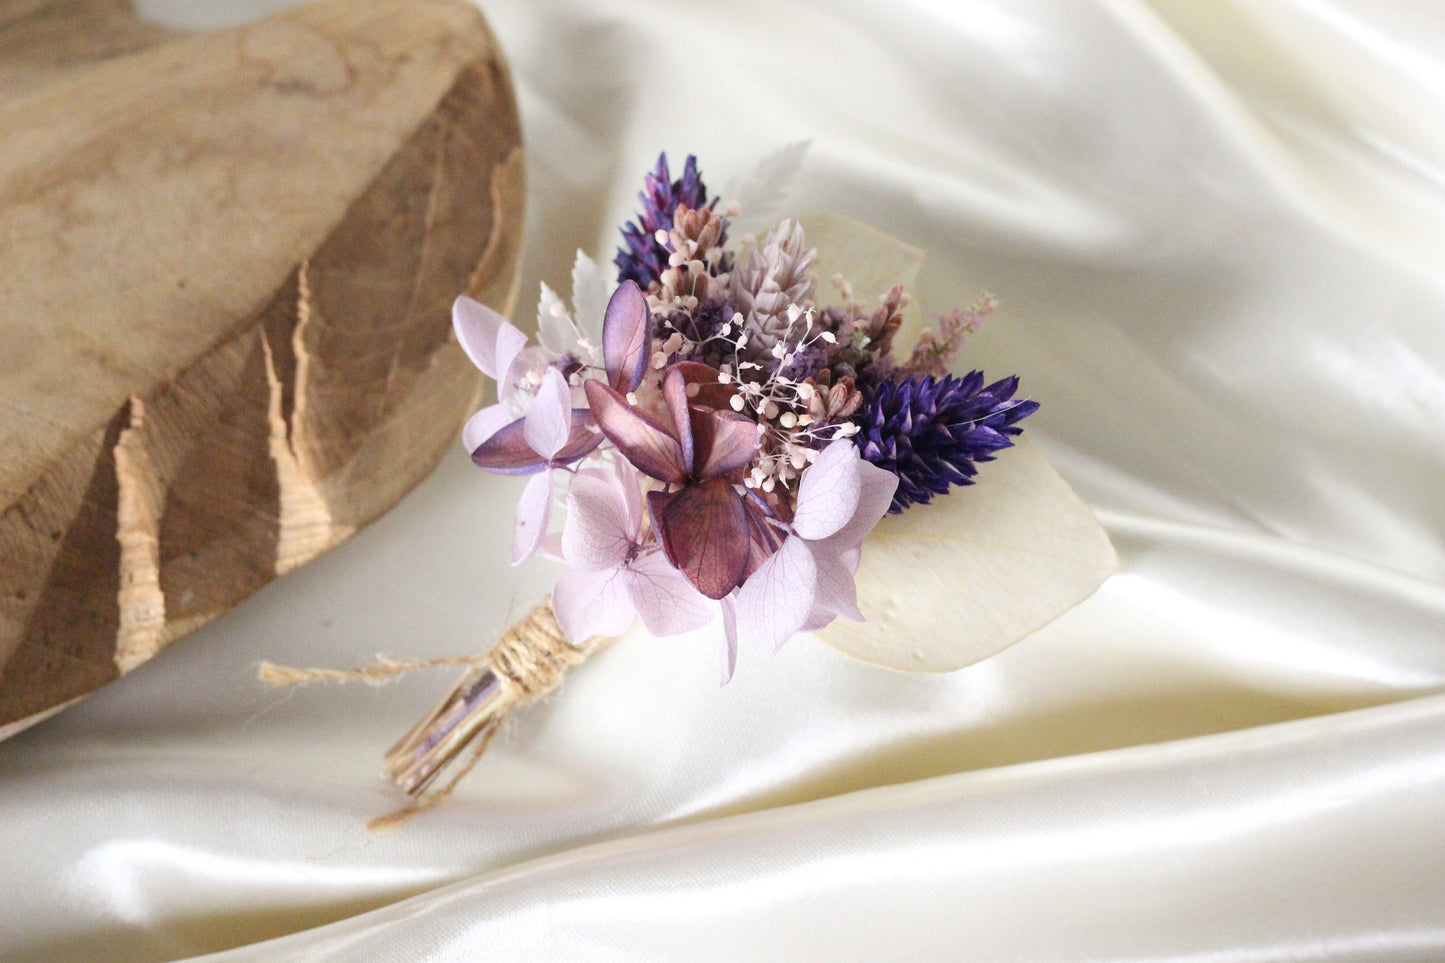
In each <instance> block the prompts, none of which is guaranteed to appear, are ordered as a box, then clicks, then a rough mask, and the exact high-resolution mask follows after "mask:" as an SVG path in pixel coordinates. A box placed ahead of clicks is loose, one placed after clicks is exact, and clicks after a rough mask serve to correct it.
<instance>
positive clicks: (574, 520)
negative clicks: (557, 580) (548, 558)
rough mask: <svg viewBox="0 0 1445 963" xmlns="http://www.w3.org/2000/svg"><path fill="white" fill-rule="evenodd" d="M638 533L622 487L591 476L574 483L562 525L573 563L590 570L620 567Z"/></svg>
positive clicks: (565, 550) (564, 549)
mask: <svg viewBox="0 0 1445 963" xmlns="http://www.w3.org/2000/svg"><path fill="white" fill-rule="evenodd" d="M636 534H637V532H636V529H632V528H630V527H629V520H628V517H627V502H626V500H625V498H624V496H623V494H622V491H621V486H620V485H616V484H613V483H611V482H609V481H608V480H607V479H606V478H605V477H599V475H594V474H590V473H589V474H587V475H580V474H579V475H578V476H577V477H576V478H574V479H573V480H572V490H571V491H570V492H568V494H567V521H566V522H565V523H564V524H563V526H562V554H563V556H564V557H565V558H566V559H567V561H568V563H569V564H571V565H573V566H576V567H577V568H579V569H584V570H589V571H601V570H603V569H613V568H617V567H618V566H619V565H621V564H622V563H623V562H625V561H627V556H628V553H629V552H630V551H631V549H632V542H633V539H634V538H635V537H636Z"/></svg>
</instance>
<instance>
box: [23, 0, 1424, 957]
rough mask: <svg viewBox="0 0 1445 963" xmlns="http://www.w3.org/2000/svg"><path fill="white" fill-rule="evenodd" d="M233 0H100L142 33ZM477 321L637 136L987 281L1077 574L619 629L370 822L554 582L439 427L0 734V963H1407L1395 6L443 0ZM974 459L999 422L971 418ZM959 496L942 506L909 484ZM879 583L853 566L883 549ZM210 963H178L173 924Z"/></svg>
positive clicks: (925, 295)
mask: <svg viewBox="0 0 1445 963" xmlns="http://www.w3.org/2000/svg"><path fill="white" fill-rule="evenodd" d="M279 5H280V4H276V3H222V2H219V0H210V2H206V3H197V2H182V0H166V2H162V0H149V2H144V3H142V4H141V6H142V9H143V10H144V11H145V12H146V13H147V14H149V15H150V16H153V17H155V18H157V19H161V20H163V21H165V22H169V23H172V24H179V25H183V26H196V25H202V24H205V25H219V24H222V23H230V22H236V21H237V20H240V19H245V18H249V17H253V16H259V15H261V14H262V13H263V12H265V11H266V10H267V9H274V8H276V7H277V6H279ZM486 13H487V14H488V16H489V18H490V20H491V22H492V25H493V27H494V29H495V30H496V31H497V33H498V35H499V37H500V39H501V41H502V43H503V45H504V47H505V48H506V50H507V52H508V55H509V56H510V58H511V63H512V67H513V70H514V75H515V80H516V83H517V85H518V89H519V93H520V97H521V103H522V109H523V121H524V128H525V134H526V138H527V144H528V176H529V181H530V182H529V190H530V195H531V205H530V211H529V216H530V221H529V232H530V233H529V239H528V248H527V257H526V264H525V275H524V279H523V288H522V290H523V294H522V298H521V301H520V304H521V308H520V310H519V317H521V318H523V319H526V318H527V317H528V316H529V315H530V313H531V310H532V305H534V303H535V292H536V287H537V282H538V281H539V280H544V279H545V280H546V281H547V282H548V283H550V284H552V285H553V286H554V287H556V288H558V289H560V290H566V288H567V287H568V270H569V267H570V262H571V257H572V253H573V251H574V250H575V249H576V248H578V247H583V248H586V249H588V250H591V251H594V252H597V253H599V254H600V255H602V256H603V257H608V256H610V252H611V250H612V248H613V247H614V246H615V240H614V238H615V235H614V234H613V228H614V226H615V225H616V224H617V223H619V222H620V221H621V220H622V219H624V218H625V217H628V216H630V215H631V213H632V211H633V210H634V208H635V196H634V195H635V192H636V190H637V188H638V185H639V181H640V177H641V175H642V173H643V172H644V171H645V170H646V169H647V168H648V167H649V165H650V164H651V162H652V160H653V159H654V158H655V156H656V153H657V151H659V150H661V149H666V150H668V151H669V154H670V156H671V157H673V158H674V159H675V160H676V161H678V162H680V161H681V160H682V158H683V156H684V155H685V154H686V153H688V152H693V153H696V154H698V155H699V157H700V158H701V161H702V165H703V171H704V174H705V175H706V177H707V179H708V182H709V184H710V185H712V186H713V187H714V188H715V189H721V188H723V187H724V186H725V185H726V184H727V183H728V181H729V180H730V178H731V177H732V176H733V175H734V174H738V173H741V172H743V171H744V170H745V168H746V167H747V166H748V165H749V164H750V163H751V162H752V161H754V160H756V159H757V158H758V157H760V156H762V155H764V154H766V153H768V152H769V151H771V150H773V149H776V148H777V147H780V146H782V145H784V144H786V143H789V142H791V141H795V140H798V139H800V138H804V137H808V138H811V139H812V147H811V150H810V152H809V155H808V160H807V163H806V166H805V169H804V175H803V179H802V181H801V182H800V184H799V188H798V190H797V191H796V193H795V195H794V202H793V204H792V207H793V208H794V209H796V210H808V209H828V210H834V211H837V212H840V213H843V214H848V215H851V216H853V217H855V218H858V219H860V220H864V221H867V222H869V223H872V224H874V225H875V226H877V227H879V228H881V229H883V230H885V231H887V232H889V233H891V234H894V235H896V236H898V237H900V238H902V239H903V240H905V241H908V242H910V243H913V244H916V245H919V246H922V247H925V248H927V249H928V250H929V252H930V256H929V260H928V262H927V264H926V266H925V268H924V272H923V277H922V280H921V284H920V291H919V296H920V298H921V301H922V303H923V306H924V308H925V310H926V311H935V312H936V311H942V310H946V309H947V308H949V307H952V306H955V305H960V304H966V303H969V302H971V301H973V300H975V299H976V297H977V296H978V295H979V294H981V293H982V292H984V291H989V292H992V293H994V294H996V295H998V296H999V297H1000V298H1001V299H1002V307H1001V309H1000V311H999V312H998V313H997V315H996V316H995V317H994V318H993V319H992V320H990V321H989V323H988V325H987V327H986V328H985V329H984V330H983V332H982V333H980V334H979V335H978V336H977V337H976V339H975V340H974V341H973V343H972V347H971V349H970V353H969V354H968V355H967V359H968V360H969V361H971V362H973V363H975V364H977V365H979V366H981V367H983V368H984V369H985V371H987V372H988V373H990V374H994V375H998V376H1002V375H1004V374H1008V373H1012V372H1015V371H1017V372H1018V373H1020V374H1021V375H1022V377H1023V386H1024V391H1025V392H1026V393H1028V394H1029V395H1030V396H1031V397H1034V398H1037V399H1038V400H1040V401H1041V402H1042V403H1043V408H1042V410H1041V411H1040V412H1039V414H1038V415H1036V416H1035V417H1034V418H1032V419H1031V420H1030V423H1029V428H1030V431H1031V433H1032V436H1033V437H1034V438H1035V439H1036V440H1037V441H1038V442H1039V444H1040V446H1041V447H1042V448H1043V449H1044V451H1045V452H1046V453H1047V454H1048V455H1049V457H1050V458H1051V459H1052V460H1053V461H1054V463H1055V465H1056V466H1057V467H1058V468H1059V469H1060V471H1061V472H1062V473H1063V474H1064V475H1065V477H1066V478H1067V479H1068V480H1069V481H1070V482H1071V483H1072V484H1073V485H1074V486H1075V488H1076V489H1077V490H1078V491H1079V492H1080V494H1082V495H1083V496H1084V497H1085V498H1086V499H1087V500H1088V501H1089V502H1090V504H1092V505H1093V506H1094V507H1095V508H1096V510H1097V512H1098V514H1099V516H1100V518H1101V520H1102V521H1103V522H1104V524H1105V526H1106V527H1107V528H1108V530H1109V532H1110V534H1111V535H1112V537H1113V538H1114V540H1115V544H1116V545H1117V547H1118V549H1119V553H1120V557H1121V570H1120V572H1119V573H1118V574H1117V575H1115V576H1114V577H1113V578H1111V579H1110V580H1109V581H1108V582H1107V583H1106V584H1105V585H1104V587H1103V588H1102V589H1101V590H1100V591H1099V592H1098V594H1097V595H1096V596H1094V597H1093V598H1092V599H1090V600H1089V601H1088V602H1086V603H1085V604H1084V605H1082V606H1080V607H1079V608H1077V609H1076V610H1074V611H1072V612H1070V613H1069V614H1068V615H1066V616H1065V617H1063V618H1061V619H1059V620H1058V621H1057V622H1055V623H1054V624H1053V625H1051V626H1049V627H1048V628H1047V629H1045V630H1044V631H1042V632H1039V633H1038V634H1036V635H1034V636H1032V637H1030V638H1029V639H1027V640H1025V641H1024V642H1022V643H1020V644H1018V645H1017V646H1015V647H1014V648H1012V649H1010V650H1008V651H1007V652H1005V653H1003V654H1002V655H1000V656H997V657H995V658H993V659H990V660H988V661H986V662H984V663H982V664H980V665H978V666H975V667H973V668H971V669H967V670H964V671H961V672H956V673H953V674H949V675H943V676H933V677H927V676H907V675H899V674H894V673H890V672H886V671H882V670H878V669H873V668H869V667H866V666H863V665H858V664H854V663H851V662H849V661H847V660H846V659H845V658H844V657H842V656H840V655H837V654H836V653H834V652H833V651H832V650H830V649H827V648H826V647H824V646H823V645H822V644H821V643H818V642H816V641H815V640H812V639H809V638H799V639H795V640H794V641H793V642H791V643H790V644H789V645H788V646H787V647H786V648H785V649H784V650H783V652H782V653H781V655H779V656H777V657H773V656H772V655H770V654H768V653H766V652H762V651H757V650H755V649H748V648H744V650H743V651H742V652H741V653H740V657H739V666H738V673H737V677H736V679H735V680H734V681H733V682H732V683H731V684H730V685H729V686H727V687H726V688H723V689H719V688H718V685H717V676H718V662H719V658H720V653H719V646H720V643H719V642H718V640H717V639H716V637H715V636H714V635H712V634H709V633H706V632H704V633H699V634H698V635H696V636H689V637H683V638H674V639H667V640H652V639H648V638H645V637H643V636H641V635H637V636H634V637H629V638H626V639H623V640H622V641H620V642H618V643H617V644H615V645H614V646H613V647H611V648H610V649H608V650H606V651H605V652H603V653H602V654H600V655H598V656H597V657H595V658H594V659H593V660H592V661H590V662H589V663H587V664H586V665H584V666H582V667H580V668H578V669H577V670H575V671H574V672H573V674H572V676H571V677H570V680H569V681H568V682H567V683H566V685H565V686H564V687H563V689H562V690H561V692H559V693H558V694H557V695H556V696H555V697H554V698H553V699H551V700H550V701H549V702H548V703H547V704H546V705H543V706H540V707H537V708H535V709H533V710H532V711H529V712H527V713H526V714H524V715H522V716H521V717H519V718H517V719H515V720H514V721H513V722H512V723H511V724H510V726H509V728H508V729H507V730H506V732H505V735H504V736H503V737H502V738H500V739H499V740H498V741H497V743H495V744H494V746H493V748H492V749H491V750H490V751H489V753H488V755H487V757H486V758H485V759H484V761H483V762H482V764H481V765H480V766H479V767H478V768H477V769H476V770H475V772H474V773H473V774H472V776H471V777H470V778H469V779H468V780H467V781H466V782H465V783H464V784H463V785H462V787H461V788H460V789H459V790H458V792H457V794H456V796H455V797H454V798H453V799H452V800H450V801H449V802H447V803H445V804H444V805H442V806H440V807H438V808H436V809H435V810H433V811H431V812H429V813H426V814H425V815H423V816H422V817H421V818H418V819H415V820H413V821H412V822H410V823H408V824H406V825H404V826H402V827H401V828H399V829H396V830H394V831H391V832H386V833H380V834H369V833H368V832H367V831H366V830H365V829H364V828H363V823H364V822H365V820H366V819H368V818H370V817H372V816H376V815H379V814H381V813H384V812H387V811H389V810H390V809H392V808H394V807H396V806H397V804H398V798H397V796H396V795H395V794H394V793H393V792H392V791H391V790H390V789H389V788H388V787H387V786H386V785H385V784H384V783H383V782H382V781H381V780H380V779H379V778H378V776H377V770H378V764H379V756H380V753H381V752H382V751H383V750H384V749H385V748H386V747H387V746H388V745H390V743H391V741H392V740H393V739H394V738H395V737H396V736H398V735H399V734H400V733H401V732H403V731H405V729H406V728H407V727H408V726H409V725H410V724H411V722H412V721H413V720H414V719H415V718H416V717H417V716H419V715H420V714H421V713H423V712H424V711H425V710H426V709H428V708H429V707H430V706H431V705H432V703H433V702H434V701H435V700H436V699H437V698H438V697H439V696H440V694H441V692H442V691H443V690H444V689H445V688H446V687H447V686H448V685H450V683H451V680H452V675H453V673H451V672H448V671H438V672H432V673H418V674H416V675H413V676H410V677H407V678H406V679H404V680H402V681H400V682H398V683H396V684H394V685H392V686H390V687H386V688H381V689H372V688H367V687H364V686H363V687H355V688H337V687H328V688H311V689H305V690H301V691H294V692H290V693H278V692H276V691H270V690H266V689H264V688H262V687H261V686H260V685H259V684H258V683H256V681H255V671H256V666H257V663H258V662H259V661H260V660H261V659H263V658H269V659H273V660H276V661H281V662H288V663H292V664H298V665H324V666H338V667H345V666H349V665H353V664H357V663H359V662H363V661H365V660H367V659H369V658H371V657H372V656H373V655H374V654H376V653H378V652H385V653H388V654H390V655H393V656H397V657H428V656H440V655H451V654H460V653H467V652H472V651H476V650H478V649H480V648H482V647H484V646H485V644H486V643H487V641H488V639H490V638H492V637H494V636H495V634H496V632H497V631H498V630H499V629H500V628H501V626H502V625H503V623H504V622H505V621H506V620H507V618H508V615H509V613H511V614H516V613H518V612H520V611H521V610H522V609H524V608H525V607H526V606H529V605H530V604H532V603H533V602H534V601H535V600H536V599H537V598H539V597H540V596H541V594H542V593H543V592H544V591H545V590H546V589H547V587H548V586H549V584H550V581H549V580H550V578H554V577H555V570H553V569H550V568H549V567H548V566H547V565H546V563H543V562H540V561H537V562H533V563H529V564H528V565H527V566H525V567H523V568H520V569H511V568H509V567H508V566H507V564H506V559H505V556H506V549H505V546H506V545H507V544H508V531H509V526H510V519H511V509H512V505H513V504H514V503H515V499H516V496H517V495H518V493H519V491H520V483H519V482H518V481H516V480H509V479H504V478H497V477H491V476H487V475H485V474H483V473H481V472H479V471H476V470H475V469H473V468H472V467H471V465H470V464H469V462H468V461H467V459H466V457H465V455H464V454H463V452H462V451H461V449H460V446H458V448H457V450H456V451H455V452H454V454H453V455H451V456H449V457H448V458H447V460H446V461H445V463H444V464H443V465H442V466H441V468H440V469H439V470H438V472H437V473H436V475H435V476H433V477H432V478H431V479H430V480H428V481H427V482H426V483H424V484H423V485H422V486H421V487H420V488H418V489H417V491H416V492H415V493H414V494H413V495H411V496H409V497H408V498H407V499H406V500H405V501H404V502H403V503H402V504H401V505H400V506H399V507H398V508H397V509H396V510H395V511H394V512H392V513H391V514H390V515H388V516H387V517H386V518H384V519H382V520H381V521H380V522H378V523H377V524H376V525H375V526H373V527H372V528H371V529H369V530H367V531H366V532H364V533H362V534H361V535H359V536H358V537H357V538H356V539H355V540H353V541H352V542H349V543H348V544H346V545H343V546H342V547H340V548H339V549H337V550H335V551H334V552H332V553H331V554H329V555H327V556H325V557H323V558H321V559H319V560H318V561H316V562H315V563H313V564H311V565H309V566H307V567H305V568H304V569H302V570H300V571H297V572H295V573H293V574H290V575H288V576H286V577H285V578H283V579H281V580H280V581H278V582H277V583H275V584H273V585H272V586H270V587H268V588H267V589H265V590H264V591H262V592H261V593H259V594H258V595H257V596H256V597H254V598H252V599H251V600H249V601H248V602H246V603H245V604H243V605H241V606H240V607H239V608H237V609H235V610H234V611H233V612H232V613H230V614H229V615H227V616H226V617H225V618H223V619H221V620H220V621H219V622H217V623H215V624H213V625H211V626H210V627H208V628H207V629H205V630H203V631H201V632H198V633H196V634H195V635H193V636H191V637H189V638H187V639H185V640H184V641H183V642H181V643H179V644H177V645H176V646H175V647H174V648H172V649H171V650H169V651H167V652H165V653H164V654H163V655H162V656H161V657H160V658H157V659H156V660H155V661H154V662H152V663H150V664H148V665H146V666H144V667H142V668H141V669H140V670H138V671H136V672H135V673H134V674H133V675H131V676H128V677H126V678H124V679H122V680H120V681H119V682H117V683H115V684H114V685H112V686H110V687H108V688H106V689H105V690H103V691H101V692H99V693H98V694H96V695H95V696H93V697H91V698H89V699H87V700H86V701H84V702H83V703H81V704H80V705H78V706H76V707H75V708H72V709H70V710H68V711H66V712H64V713H62V714H61V715H59V716H57V717H55V718H53V719H51V720H50V721H48V722H46V723H44V724H42V725H40V726H38V727H36V728H34V729H32V730H30V731H28V732H26V733H24V734H22V735H20V736H17V737H16V738H13V739H11V740H9V741H7V742H5V743H0V959H3V960H6V961H15V963H21V961H24V963H33V961H72V960H106V961H160V960H173V959H185V958H199V957H203V958H204V959H206V960H213V961H216V963H220V961H228V963H241V961H276V960H326V961H330V960H335V961H357V960H367V961H369V960H388V961H389V960H406V961H444V960H445V961H474V960H509V959H510V960H683V961H703V960H717V961H738V960H807V961H814V960H816V961H844V960H920V959H921V960H986V961H993V960H1008V961H1024V960H1026V961H1053V960H1059V961H1063V960H1069V961H1082V960H1089V961H1108V963H1124V961H1128V963H1145V961H1148V963H1156V961H1159V963H1162V961H1189V963H1204V961H1209V963H1216V961H1219V963H1224V961H1228V963H1265V961H1285V960H1289V961H1296V960H1332V961H1333V960H1390V961H1397V960H1420V961H1432V960H1445V584H1442V583H1445V6H1442V5H1441V4H1440V3H1439V2H1438V0H1415V2H1410V0H1156V2H1152V3H1150V2H1143V0H1112V2H1111V0H932V2H925V0H912V2H889V3H883V2H872V3H868V2H861V0H854V2H831V3H824V2H816V3H787V4H784V3H776V2H761V0H726V2H722V0H719V2H711V3H708V2H690V3H678V2H663V0H649V2H636V0H629V2H624V0H610V2H580V0H577V2H566V0H489V2H488V3H487V5H486ZM1005 457H1006V455H1005ZM958 497H966V495H965V496H958ZM906 590H907V583H906V578H904V577H903V573H900V591H906ZM206 954H214V955H206Z"/></svg>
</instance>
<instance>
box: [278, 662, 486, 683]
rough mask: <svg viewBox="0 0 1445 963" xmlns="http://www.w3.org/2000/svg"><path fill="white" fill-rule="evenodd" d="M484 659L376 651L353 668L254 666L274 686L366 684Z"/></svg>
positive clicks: (468, 663) (470, 663) (475, 663)
mask: <svg viewBox="0 0 1445 963" xmlns="http://www.w3.org/2000/svg"><path fill="white" fill-rule="evenodd" d="M485 661H486V656H471V655H457V656H448V657H446V658H442V659H424V660H417V661H408V662H402V661H399V660H397V659H390V658H387V657H386V656H384V655H379V656H377V657H376V661H375V662H371V663H368V664H367V665H363V666H361V667H360V668H356V669H300V668H296V667H295V666H289V665H279V664H277V663H275V662H271V661H263V662H262V663H261V665H260V666H259V667H258V668H257V669H256V678H257V679H258V680H259V681H261V682H264V683H265V684H266V685H269V686H274V687H276V688H278V689H279V688H285V687H288V686H306V685H313V684H315V683H317V682H341V683H345V682H365V683H366V684H367V685H373V686H382V685H386V684H387V683H388V682H392V681H394V680H395V679H396V678H398V677H399V676H402V675H405V674H406V673H408V672H412V671H415V670H417V669H435V668H440V667H442V666H453V665H478V664H480V663H482V662H485Z"/></svg>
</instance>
